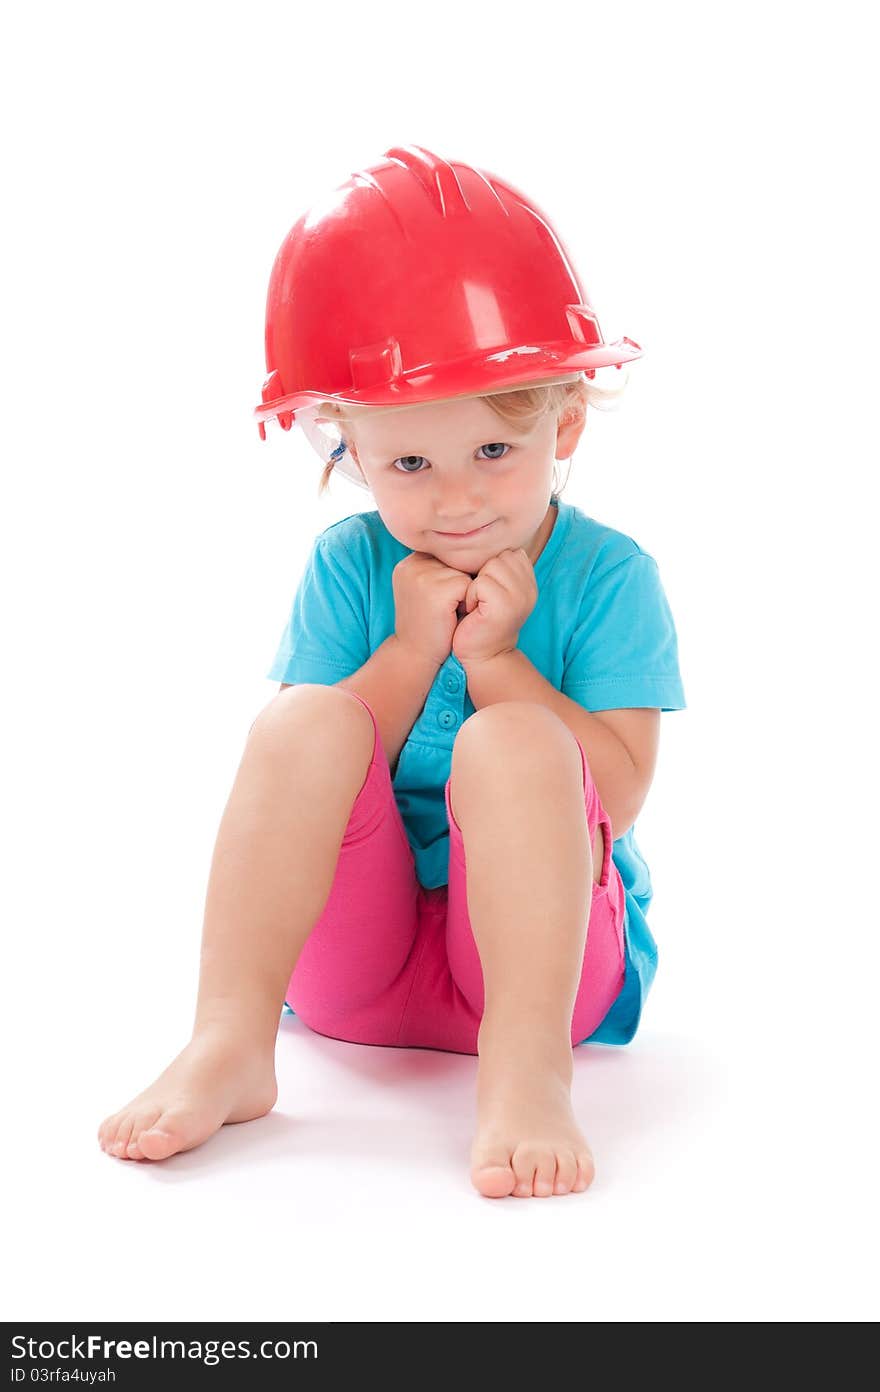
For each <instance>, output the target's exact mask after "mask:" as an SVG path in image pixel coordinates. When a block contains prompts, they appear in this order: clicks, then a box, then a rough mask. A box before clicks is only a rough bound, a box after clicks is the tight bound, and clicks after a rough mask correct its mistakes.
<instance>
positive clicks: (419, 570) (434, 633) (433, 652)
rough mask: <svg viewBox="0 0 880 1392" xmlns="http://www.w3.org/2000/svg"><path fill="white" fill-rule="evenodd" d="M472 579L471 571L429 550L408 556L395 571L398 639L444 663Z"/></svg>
mask: <svg viewBox="0 0 880 1392" xmlns="http://www.w3.org/2000/svg"><path fill="white" fill-rule="evenodd" d="M472 583H473V582H472V581H471V577H470V575H468V574H466V573H465V572H464V571H462V570H453V569H452V568H451V567H450V566H447V565H444V564H443V562H442V561H440V560H438V559H437V557H436V556H431V555H429V554H428V552H426V551H413V552H411V553H410V555H408V556H404V558H403V560H402V561H398V563H397V565H396V566H395V567H394V570H393V571H392V572H391V584H392V588H393V591H394V632H395V636H396V638H397V640H398V642H399V643H401V644H402V645H403V646H404V647H405V648H406V649H407V650H408V651H409V652H411V653H413V654H415V655H417V656H418V657H420V658H422V657H425V658H428V659H429V661H431V662H432V663H433V664H434V666H435V667H442V666H443V663H444V662H445V661H446V659H447V657H448V656H449V654H450V651H451V649H452V635H453V634H454V632H455V625H456V623H457V618H456V610H457V608H458V606H459V604H460V603H461V601H462V600H463V599H464V596H465V593H466V591H467V589H468V586H469V585H470V584H472Z"/></svg>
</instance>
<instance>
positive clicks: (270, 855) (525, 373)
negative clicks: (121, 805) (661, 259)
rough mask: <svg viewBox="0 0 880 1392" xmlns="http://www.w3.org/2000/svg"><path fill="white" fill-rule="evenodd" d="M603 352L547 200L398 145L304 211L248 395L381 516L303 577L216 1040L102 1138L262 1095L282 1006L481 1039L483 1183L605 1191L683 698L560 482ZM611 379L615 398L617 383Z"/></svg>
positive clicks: (192, 1137)
mask: <svg viewBox="0 0 880 1392" xmlns="http://www.w3.org/2000/svg"><path fill="white" fill-rule="evenodd" d="M640 352H641V349H640V348H639V346H638V345H637V344H635V343H633V342H632V340H630V339H626V338H624V339H622V340H621V341H620V342H617V343H612V344H608V343H605V342H604V340H603V338H602V335H601V333H600V331H599V325H598V322H597V319H596V315H595V314H594V312H593V310H592V308H591V307H590V305H589V303H588V301H587V299H586V296H585V294H584V290H583V287H582V285H581V282H580V280H579V278H578V277H577V275H576V274H575V272H574V270H573V269H572V265H571V260H570V258H569V257H568V255H567V253H566V251H565V248H564V246H563V244H562V242H561V241H560V239H559V237H558V236H557V234H556V233H555V232H554V230H553V228H552V226H551V224H550V222H549V221H548V219H547V217H546V216H545V215H544V214H543V213H542V212H541V211H540V210H539V209H538V208H536V206H535V205H534V204H533V203H532V202H530V200H529V199H528V198H526V197H525V195H524V194H523V193H521V192H520V191H518V190H516V189H515V188H513V187H512V186H511V185H510V184H507V183H505V182H503V181H502V180H500V179H498V178H497V177H495V176H493V175H490V174H487V173H486V172H484V171H480V170H477V169H473V168H471V167H470V166H469V165H467V164H463V163H448V162H446V161H445V160H443V159H441V158H440V157H438V156H436V155H434V154H432V153H431V152H430V151H428V150H425V149H423V148H421V147H419V146H412V145H410V146H404V147H396V148H394V149H391V150H389V151H387V152H386V155H385V158H384V161H383V162H382V163H381V164H378V165H376V166H374V167H371V168H369V169H366V170H361V171H359V172H357V173H355V174H353V175H352V176H351V179H350V180H349V181H348V182H347V183H346V184H344V185H342V186H340V187H339V188H338V189H337V190H335V191H334V193H333V194H332V195H331V196H330V197H329V198H328V199H326V200H324V201H322V203H321V204H320V205H318V206H317V207H315V208H313V209H311V210H310V211H309V212H308V213H307V214H305V215H304V216H303V217H302V218H301V219H300V220H299V222H297V223H296V225H295V226H294V228H293V229H292V231H291V232H290V233H289V235H288V237H287V238H286V239H285V241H284V243H283V245H282V247H281V250H280V251H279V253H278V256H277V258H276V261H275V265H274V268H273V271H272V277H271V281H270V286H269V297H268V306H267V324H266V354H267V367H268V371H269V376H268V378H267V380H266V383H265V385H264V388H263V404H262V405H261V406H260V407H258V408H257V412H256V415H257V419H258V422H259V429H260V433H261V435H262V436H263V438H264V439H265V424H264V423H265V421H266V420H268V419H270V418H275V419H277V420H278V422H279V424H280V426H281V427H282V428H283V429H285V430H289V429H290V427H291V425H292V424H293V423H294V422H296V423H298V424H300V425H301V426H302V427H303V429H304V431H305V433H306V435H307V437H308V439H309V440H310V442H311V443H312V444H313V445H314V446H315V447H316V449H317V450H318V451H319V452H320V454H321V455H322V457H323V458H324V460H325V464H326V467H325V470H324V475H323V477H322V480H321V485H320V486H321V489H322V490H323V488H324V487H325V486H326V484H327V482H328V479H329V476H330V473H331V472H332V471H333V470H339V471H340V472H342V473H344V474H345V475H346V477H348V478H349V479H352V480H354V481H355V482H356V483H358V484H359V485H360V486H361V487H364V488H366V489H368V490H369V491H370V493H371V495H372V497H373V499H374V500H375V503H376V509H375V511H370V512H357V513H354V514H352V515H351V516H349V517H346V518H345V519H344V520H343V521H341V522H337V523H335V524H333V525H332V526H330V527H327V528H326V529H325V530H324V531H323V532H322V533H321V534H320V535H319V536H318V537H317V539H316V541H315V542H314V545H313V546H312V549H311V553H310V555H309V557H308V560H307V562H306V565H305V569H304V572H303V575H302V579H301V581H300V584H299V587H298V589H297V593H296V596H295V599H294V602H293V609H292V612H291V615H290V620H289V623H288V625H287V627H286V629H285V631H284V634H283V636H282V640H281V645H280V647H279V650H278V653H277V656H276V658H275V661H274V664H273V666H272V668H271V671H270V673H269V676H270V677H271V678H273V679H274V680H277V681H279V682H280V683H281V689H280V691H279V692H278V693H277V694H276V695H275V696H274V697H273V699H272V700H271V701H270V702H269V704H268V705H267V706H266V707H265V709H264V710H263V711H261V712H260V714H259V715H258V716H257V718H256V720H255V721H254V724H253V725H252V727H251V730H250V732H249V735H248V739H247V741H246V745H245V749H244V753H243V755H242V759H241V764H240V766H239V769H238V771H237V774H236V777H235V781H234V784H233V788H232V792H231V794H230V797H229V801H228V803H227V806H226V809H225V811H224V814H223V817H222V820H221V824H220V829H219V832H218V835H217V843H216V847H215V851H214V856H213V860H212V864H211V871H210V877H209V883H208V889H207V896H206V905H205V919H204V928H203V940H202V953H201V972H200V980H199V990H198V1000H197V1004H196V1012H195V1025H194V1029H193V1035H192V1039H191V1041H190V1042H189V1044H187V1046H186V1047H185V1048H184V1049H183V1051H182V1052H181V1053H180V1054H179V1055H178V1056H177V1058H176V1059H174V1061H173V1062H172V1063H171V1065H170V1066H169V1067H168V1068H167V1069H166V1070H165V1072H164V1073H162V1074H161V1076H160V1077H159V1078H158V1079H157V1080H156V1081H155V1082H154V1083H153V1084H152V1086H150V1087H149V1088H147V1089H146V1090H145V1091H144V1092H142V1093H140V1094H139V1095H138V1096H137V1097H135V1098H134V1100H133V1101H131V1102H130V1103H129V1104H128V1106H126V1107H124V1108H123V1109H122V1110H121V1111H119V1112H116V1113H114V1115H113V1116H110V1117H108V1118H107V1119H106V1120H105V1121H104V1122H103V1123H102V1125H101V1128H100V1131H99V1140H100V1143H101V1145H102V1147H103V1148H104V1150H106V1151H108V1152H109V1153H110V1154H112V1155H116V1156H118V1157H120V1158H121V1159H133V1160H143V1159H150V1160H161V1159H165V1158H166V1157H168V1156H169V1155H172V1154H174V1153H175V1152H176V1151H180V1150H187V1149H190V1148H191V1147H193V1146H196V1145H199V1144H200V1143H201V1142H202V1141H205V1140H206V1139H207V1138H208V1137H209V1136H210V1135H212V1133H213V1132H215V1131H216V1130H217V1129H218V1128H219V1127H220V1126H222V1125H223V1124H224V1123H225V1122H238V1121H248V1120H251V1119H253V1118H255V1117H259V1116H262V1115H264V1114H265V1113H266V1112H268V1111H269V1110H270V1108H271V1107H272V1106H273V1105H274V1103H275V1100H276V1096H277V1089H276V1084H275V1071H274V1052H275V1038H276V1033H277V1028H278V1022H279V1016H280V1014H281V1011H282V1008H283V1006H284V1005H286V1006H287V1007H288V1008H289V1009H290V1010H292V1011H293V1012H294V1013H295V1014H296V1015H298V1016H299V1017H300V1019H301V1020H302V1021H303V1023H304V1024H305V1025H306V1026H307V1027H308V1028H310V1029H312V1030H315V1031H317V1032H318V1033H320V1034H324V1035H328V1036H331V1037H333V1038H335V1039H341V1040H348V1041H351V1042H354V1043H358V1044H380V1045H386V1046H393V1047H398V1048H428V1049H443V1050H450V1051H453V1052H457V1053H467V1054H476V1055H478V1068H477V1127H476V1134H475V1138H474V1142H473V1146H472V1151H471V1157H470V1164H471V1179H472V1182H473V1184H474V1186H475V1187H476V1189H477V1190H478V1191H479V1193H480V1194H483V1195H486V1196H487V1197H502V1196H505V1195H508V1194H512V1195H515V1196H517V1197H528V1196H532V1195H534V1196H537V1197H544V1196H548V1195H551V1194H569V1193H572V1192H579V1191H581V1190H584V1189H586V1188H587V1186H588V1185H589V1184H590V1181H591V1180H592V1178H593V1160H592V1157H591V1154H590V1150H589V1147H588V1145H587V1142H586V1139H585V1137H584V1135H583V1133H582V1131H581V1130H580V1127H579V1125H578V1123H577V1121H576V1119H575V1116H574V1114H573V1111H572V1106H571V1097H570V1091H571V1080H572V1070H573V1056H572V1049H573V1047H574V1046H576V1045H578V1044H581V1043H586V1042H589V1041H597V1042H601V1043H605V1044H625V1043H626V1042H627V1041H628V1040H630V1039H631V1038H632V1036H633V1035H634V1033H635V1031H636V1027H637V1025H638V1021H639V1016H640V1013H641V1009H642V1004H643V1001H644V998H645V995H646V993H647V991H648V989H649V987H650V984H651V981H652V979H653V976H654V971H655V967H656V948H655V944H654V941H653V938H652V936H651V933H650V931H649V929H648V925H647V922H646V918H645V913H646V910H647V908H648V905H649V903H650V900H651V883H650V877H649V874H648V869H647V866H646V864H645V862H644V860H643V859H642V857H641V855H640V853H639V850H638V848H637V846H636V843H635V841H634V839H633V824H634V821H635V819H636V817H637V816H638V813H639V810H640V808H641V807H642V805H643V803H644V800H645V797H646V795H647V792H648V789H649V787H650V784H651V780H652V776H653V772H654V767H655V762H656V758H657V748H658V739H659V727H660V712H661V711H664V710H666V711H668V710H681V709H684V708H685V701H684V694H683V689H682V683H681V677H680V673H679V668H678V654H677V640H676V633H675V627H674V624H673V620H672V615H671V613H670V610H669V606H668V604H667V601H666V597H665V594H664V591H663V588H662V585H661V582H660V578H659V575H658V570H657V565H656V562H655V561H654V559H653V558H652V557H651V556H650V555H648V554H647V553H646V552H644V551H642V550H641V549H640V547H639V546H638V545H637V544H636V543H635V542H634V541H633V540H632V539H631V538H630V537H628V536H627V535H625V534H624V533H622V532H618V531H615V530H614V529H613V528H611V527H607V526H603V525H602V524H601V523H599V522H596V521H594V520H593V519H592V518H590V517H588V516H586V515H585V514H584V513H583V512H581V511H580V510H579V509H578V508H577V507H575V506H573V505H571V504H566V503H565V502H563V501H562V499H561V497H560V494H559V491H558V488H557V487H556V480H555V477H554V464H555V461H556V460H559V459H569V458H570V457H571V455H572V454H573V452H574V450H575V447H576V445H577V443H578V440H579V439H580V436H581V433H582V431H583V429H584V423H585V411H586V406H587V404H595V405H602V404H604V403H605V401H606V398H607V395H608V394H607V393H606V392H604V391H603V390H602V389H600V387H599V386H598V384H597V383H596V382H595V375H596V371H597V369H600V368H603V367H606V368H607V367H611V366H614V367H617V368H619V367H620V366H621V365H622V364H624V363H626V362H628V361H629V360H631V359H633V358H635V357H638V356H639V354H640ZM617 394H618V393H616V392H615V393H613V395H617Z"/></svg>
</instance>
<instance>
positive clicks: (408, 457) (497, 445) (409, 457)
mask: <svg viewBox="0 0 880 1392" xmlns="http://www.w3.org/2000/svg"><path fill="white" fill-rule="evenodd" d="M479 448H480V449H481V450H487V449H503V450H509V449H512V448H513V446H512V445H505V444H502V443H501V442H500V441H495V442H493V443H492V444H488V445H480V446H479ZM424 457H425V456H424V455H423V454H401V455H398V457H397V459H394V460H392V468H393V469H394V470H395V472H396V473H398V474H423V473H424V472H425V471H424V469H418V468H416V469H398V468H397V465H398V464H405V463H407V462H410V463H413V464H418V463H419V460H421V459H424ZM504 458H505V456H504V455H503V454H492V455H490V456H489V460H490V461H492V460H496V459H504Z"/></svg>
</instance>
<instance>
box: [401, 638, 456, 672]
mask: <svg viewBox="0 0 880 1392" xmlns="http://www.w3.org/2000/svg"><path fill="white" fill-rule="evenodd" d="M388 642H389V643H391V644H393V646H394V647H395V648H396V649H397V651H398V652H399V653H401V654H402V655H403V656H405V657H406V659H407V661H409V662H417V663H419V664H420V665H421V667H422V668H423V669H424V670H425V671H426V672H430V673H431V675H432V676H436V674H437V672H439V670H440V668H441V667H442V666H443V662H438V661H437V659H436V658H435V657H432V656H431V654H430V653H428V652H425V651H423V649H421V648H418V647H416V646H415V645H414V644H412V643H407V642H405V641H403V639H401V638H399V637H398V635H397V634H396V633H392V634H391V637H390V638H389V639H388ZM445 660H446V659H445V658H444V659H443V661H445Z"/></svg>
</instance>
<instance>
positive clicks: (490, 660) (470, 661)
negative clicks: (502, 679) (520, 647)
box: [458, 648, 517, 672]
mask: <svg viewBox="0 0 880 1392" xmlns="http://www.w3.org/2000/svg"><path fill="white" fill-rule="evenodd" d="M516 651H517V649H516V648H504V649H503V650H502V651H501V652H497V653H492V655H491V656H490V657H460V658H459V659H458V660H459V662H460V663H461V665H462V667H463V668H464V670H465V672H476V671H480V672H484V671H486V669H487V668H489V667H494V666H495V665H496V664H497V663H499V662H505V661H506V660H507V659H509V658H510V656H511V654H512V653H515V652H516Z"/></svg>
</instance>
